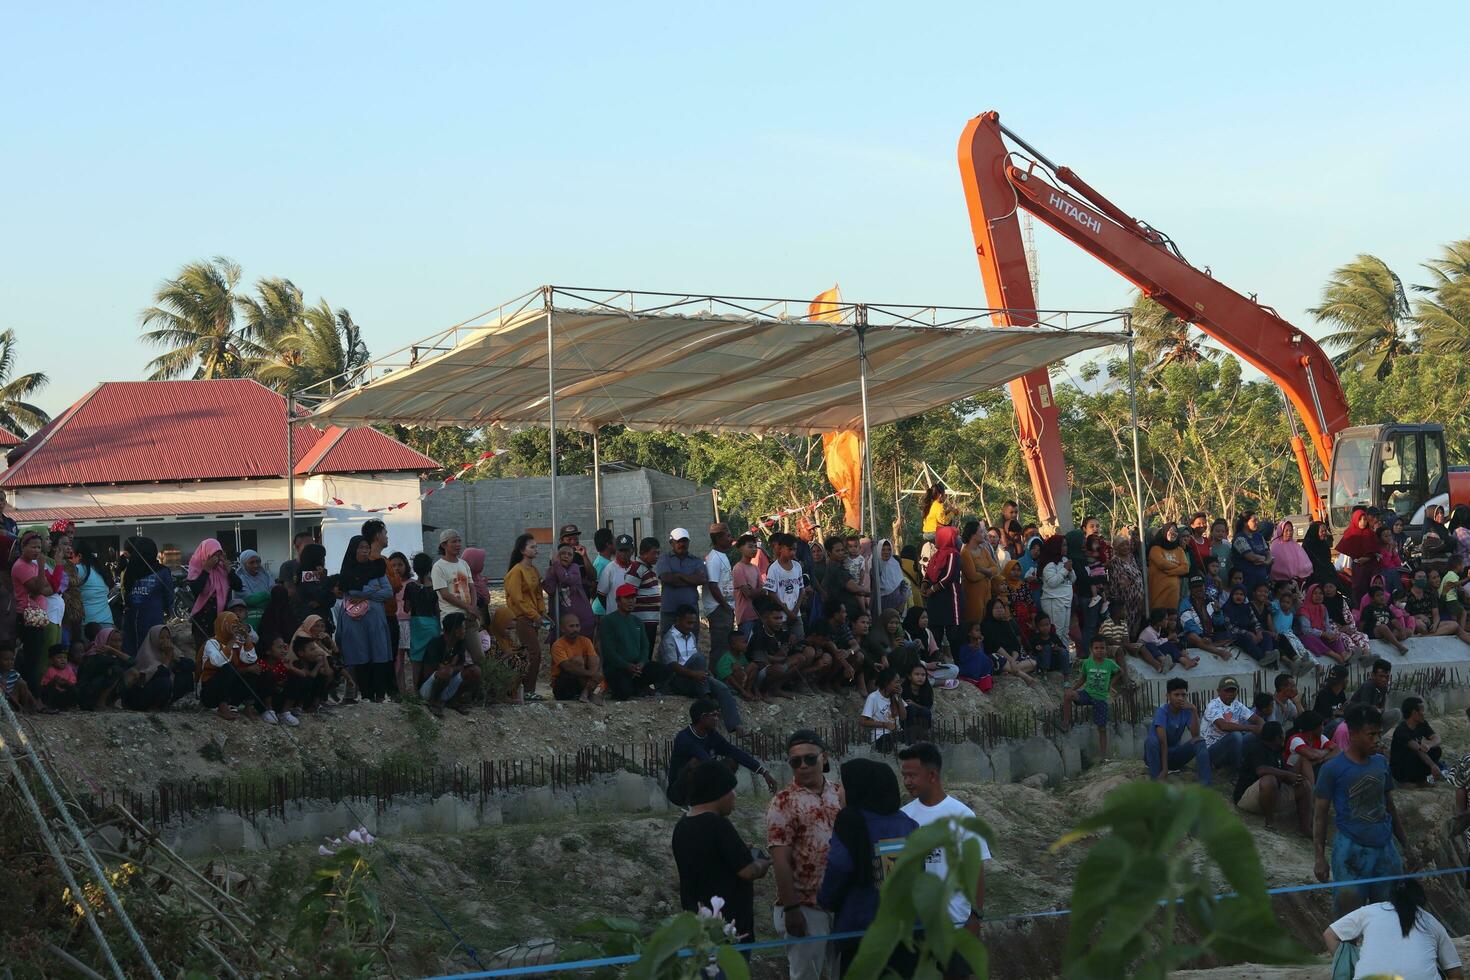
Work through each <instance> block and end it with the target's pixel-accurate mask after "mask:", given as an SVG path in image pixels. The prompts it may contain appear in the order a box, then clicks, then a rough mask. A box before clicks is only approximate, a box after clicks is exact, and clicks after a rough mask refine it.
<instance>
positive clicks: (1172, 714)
mask: <svg viewBox="0 0 1470 980" xmlns="http://www.w3.org/2000/svg"><path fill="white" fill-rule="evenodd" d="M1165 689H1166V691H1167V692H1168V701H1166V702H1165V703H1164V704H1161V705H1159V706H1158V708H1156V709H1155V710H1154V720H1153V724H1152V725H1151V726H1150V728H1149V733H1148V738H1147V739H1145V740H1144V743H1143V762H1144V765H1145V766H1147V767H1148V774H1149V776H1150V778H1152V779H1153V780H1154V781H1156V782H1163V781H1164V780H1165V779H1167V778H1168V775H1169V770H1170V769H1183V768H1184V767H1185V766H1187V765H1189V760H1190V759H1193V760H1194V761H1195V763H1196V765H1197V767H1198V769H1199V781H1200V785H1201V786H1208V785H1210V779H1211V776H1212V775H1213V773H1212V772H1211V769H1210V752H1209V748H1208V746H1207V745H1206V744H1205V741H1204V740H1203V739H1201V738H1200V737H1199V712H1198V711H1197V710H1196V709H1195V707H1194V705H1192V704H1190V703H1189V681H1187V680H1185V679H1184V678H1182V677H1171V678H1170V679H1169V682H1168V684H1167V685H1165ZM1186 731H1188V732H1189V733H1190V735H1191V736H1192V741H1190V742H1189V743H1188V744H1187V745H1186V744H1184V741H1183V739H1184V733H1185V732H1186Z"/></svg>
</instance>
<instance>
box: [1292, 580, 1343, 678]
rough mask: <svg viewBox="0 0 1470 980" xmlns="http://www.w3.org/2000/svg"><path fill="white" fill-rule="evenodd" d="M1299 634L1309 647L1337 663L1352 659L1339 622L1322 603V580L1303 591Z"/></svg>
mask: <svg viewBox="0 0 1470 980" xmlns="http://www.w3.org/2000/svg"><path fill="white" fill-rule="evenodd" d="M1296 628H1297V636H1300V637H1301V638H1302V642H1303V643H1304V644H1306V646H1307V649H1308V650H1311V651H1312V652H1313V653H1315V654H1317V655H1318V656H1319V657H1327V658H1328V659H1330V660H1334V661H1336V662H1337V663H1340V664H1345V663H1347V662H1348V660H1349V659H1350V657H1349V655H1348V652H1347V644H1346V642H1344V640H1343V638H1342V633H1341V632H1339V631H1338V629H1337V624H1336V623H1334V622H1333V621H1332V618H1331V617H1330V616H1328V615H1327V607H1326V606H1324V605H1323V604H1322V584H1321V583H1320V582H1309V583H1307V586H1306V589H1305V590H1304V591H1303V592H1302V604H1301V606H1300V607H1299V608H1298V609H1297V624H1296Z"/></svg>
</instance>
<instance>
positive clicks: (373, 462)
mask: <svg viewBox="0 0 1470 980" xmlns="http://www.w3.org/2000/svg"><path fill="white" fill-rule="evenodd" d="M285 418H286V400H285V399H284V398H282V397H281V396H280V395H278V394H276V393H275V392H274V391H271V390H270V389H269V388H266V387H265V386H264V385H261V384H259V383H258V382H255V381H249V380H219V381H109V382H104V383H103V384H100V385H98V386H97V387H96V388H93V389H92V390H91V391H90V392H88V393H87V394H86V395H84V396H83V397H82V399H81V400H80V401H78V402H77V403H76V404H75V405H73V406H71V407H70V408H68V409H67V410H66V411H65V412H63V413H62V414H61V415H59V416H57V417H56V418H55V419H53V420H52V421H51V422H50V424H48V425H46V426H44V427H43V428H41V429H40V430H39V431H37V432H36V433H35V434H34V435H32V436H31V437H30V438H29V439H27V440H26V441H25V442H24V443H22V444H21V445H20V446H19V447H17V448H16V449H13V450H11V452H10V454H9V458H10V469H9V470H7V471H6V472H5V474H4V475H3V476H0V486H6V487H51V486H71V485H79V484H80V485H87V484H99V483H178V482H183V481H188V480H242V479H251V478H258V477H272V476H274V477H280V476H283V475H284V473H285V469H286V466H285V462H286V431H285ZM323 443H327V444H328V445H326V448H324V449H319V448H318V447H319V446H321V445H322V444H323ZM293 449H294V450H295V451H294V453H293V454H292V455H293V456H294V457H295V459H294V460H293V462H294V463H295V464H296V465H295V472H296V473H297V474H307V473H382V472H393V471H398V472H403V471H416V472H422V471H425V470H432V469H437V468H438V466H439V464H438V463H436V462H434V461H433V460H432V459H430V458H429V457H427V456H425V455H423V454H422V453H419V452H416V451H415V450H413V449H410V448H408V447H407V446H405V445H403V443H401V442H398V441H397V440H395V439H390V438H389V437H388V436H385V435H383V434H382V433H381V432H378V431H377V430H375V429H352V430H347V431H345V432H343V430H338V429H335V428H333V429H330V430H328V431H327V432H326V433H324V432H322V430H320V429H317V428H314V427H312V426H309V425H298V426H297V427H296V432H295V438H294V442H293Z"/></svg>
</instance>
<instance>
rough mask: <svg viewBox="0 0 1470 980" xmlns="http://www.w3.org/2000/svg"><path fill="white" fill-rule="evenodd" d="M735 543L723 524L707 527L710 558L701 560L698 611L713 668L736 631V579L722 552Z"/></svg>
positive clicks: (728, 529) (728, 559)
mask: <svg viewBox="0 0 1470 980" xmlns="http://www.w3.org/2000/svg"><path fill="white" fill-rule="evenodd" d="M734 543H735V539H734V538H732V537H730V528H729V526H728V525H726V524H724V523H715V524H711V525H710V526H709V554H707V555H705V556H704V574H705V581H704V588H703V589H702V590H700V591H701V592H702V595H701V596H700V599H699V611H700V612H701V613H702V614H703V615H704V619H705V623H706V624H708V626H709V662H710V664H711V665H712V666H713V665H714V664H718V663H719V662H720V660H721V659H722V658H723V657H724V656H725V654H726V653H728V652H729V650H730V631H731V630H733V629H734V628H735V578H734V576H733V574H732V570H731V568H730V556H729V555H727V554H726V553H725V552H727V551H729V550H730V546H731V545H732V544H734Z"/></svg>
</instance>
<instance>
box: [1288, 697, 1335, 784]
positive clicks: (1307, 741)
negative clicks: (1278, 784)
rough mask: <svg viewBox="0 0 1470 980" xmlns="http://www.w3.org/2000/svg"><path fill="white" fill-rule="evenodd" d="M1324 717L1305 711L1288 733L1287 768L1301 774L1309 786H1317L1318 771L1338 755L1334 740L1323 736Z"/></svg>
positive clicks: (1293, 723)
mask: <svg viewBox="0 0 1470 980" xmlns="http://www.w3.org/2000/svg"><path fill="white" fill-rule="evenodd" d="M1322 725H1323V720H1322V716H1321V715H1319V714H1317V713H1316V712H1315V711H1303V712H1302V713H1301V714H1299V715H1297V719H1296V721H1294V722H1292V725H1291V727H1290V728H1289V729H1287V731H1286V768H1288V769H1290V770H1292V771H1293V772H1297V773H1300V774H1301V777H1302V779H1303V780H1305V781H1306V783H1307V785H1308V786H1311V787H1313V788H1315V787H1316V785H1317V770H1318V769H1320V768H1321V766H1322V763H1324V762H1326V761H1327V760H1328V759H1330V758H1332V757H1333V756H1334V755H1336V754H1337V752H1338V748H1337V746H1336V745H1334V744H1332V740H1331V739H1329V738H1327V737H1326V736H1325V735H1323V734H1322Z"/></svg>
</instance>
